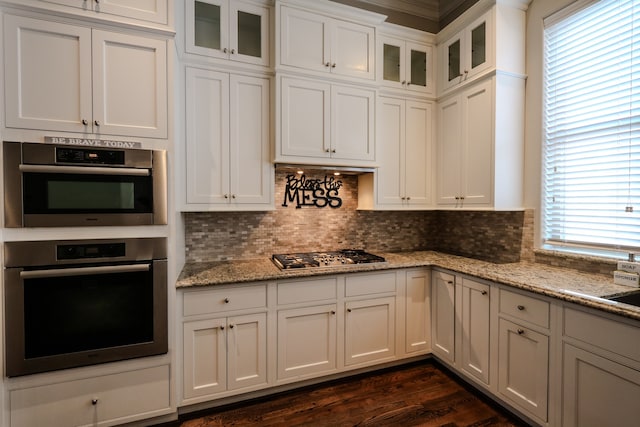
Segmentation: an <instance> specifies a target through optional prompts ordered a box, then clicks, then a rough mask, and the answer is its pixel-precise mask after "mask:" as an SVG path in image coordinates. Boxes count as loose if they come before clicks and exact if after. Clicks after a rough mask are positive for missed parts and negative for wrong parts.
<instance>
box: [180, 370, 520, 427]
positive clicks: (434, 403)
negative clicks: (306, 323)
mask: <svg viewBox="0 0 640 427" xmlns="http://www.w3.org/2000/svg"><path fill="white" fill-rule="evenodd" d="M172 425H173V426H179V427H214V426H261V427H262V426H402V427H404V426H446V427H457V426H477V427H480V426H526V425H527V424H525V423H523V422H522V421H520V420H518V419H517V418H515V417H514V416H512V415H511V414H509V413H507V412H506V411H504V410H503V409H502V408H500V407H499V406H498V405H496V404H495V403H494V402H491V401H490V400H488V399H487V398H486V397H484V396H481V394H480V393H478V392H477V391H476V390H474V389H473V388H471V387H469V386H468V385H466V384H464V383H463V382H461V381H460V380H459V379H457V378H455V377H454V376H453V375H451V373H450V372H448V371H447V370H446V369H444V368H442V367H441V366H440V365H439V364H438V363H437V362H434V361H424V362H420V363H413V364H410V365H406V366H401V367H394V368H388V369H385V370H382V371H378V372H373V373H369V374H362V375H358V376H355V377H352V378H349V379H340V380H336V381H332V382H328V383H323V384H319V385H314V386H308V387H304V388H302V389H298V390H294V391H288V392H284V393H280V394H277V395H274V396H269V397H265V398H260V399H256V400H253V401H248V402H242V403H237V404H233V405H230V406H226V407H221V408H216V409H211V410H210V411H208V412H200V413H196V414H185V415H183V416H181V418H180V420H179V421H177V422H176V423H175V424H172Z"/></svg>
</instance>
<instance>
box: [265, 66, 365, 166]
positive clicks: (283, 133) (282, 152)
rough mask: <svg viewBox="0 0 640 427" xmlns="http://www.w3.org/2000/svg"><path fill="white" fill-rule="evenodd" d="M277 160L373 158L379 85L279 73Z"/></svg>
mask: <svg viewBox="0 0 640 427" xmlns="http://www.w3.org/2000/svg"><path fill="white" fill-rule="evenodd" d="M280 94H281V95H280V103H281V112H280V114H281V116H280V136H279V138H278V140H279V144H277V146H276V160H277V161H283V162H301V163H305V164H332V165H352V166H364V165H368V164H371V162H372V161H373V160H374V159H375V149H374V111H375V91H374V90H369V89H361V88H357V87H351V86H342V85H335V84H330V83H327V82H323V81H320V80H305V79H295V78H289V77H281V81H280Z"/></svg>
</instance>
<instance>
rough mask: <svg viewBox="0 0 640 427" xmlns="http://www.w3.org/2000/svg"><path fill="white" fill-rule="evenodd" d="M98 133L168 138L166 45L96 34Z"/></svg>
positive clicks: (113, 34)
mask: <svg viewBox="0 0 640 427" xmlns="http://www.w3.org/2000/svg"><path fill="white" fill-rule="evenodd" d="M93 98H94V111H93V119H94V123H93V125H94V133H106V134H112V135H126V136H140V137H153V138H166V137H167V118H168V112H167V108H168V106H167V99H168V98H167V43H166V41H164V40H160V39H152V38H147V37H137V36H132V35H128V34H120V33H113V32H109V31H100V30H94V31H93Z"/></svg>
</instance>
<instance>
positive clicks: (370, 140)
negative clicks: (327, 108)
mask: <svg viewBox="0 0 640 427" xmlns="http://www.w3.org/2000/svg"><path fill="white" fill-rule="evenodd" d="M374 102H375V92H374V91H371V90H365V89H356V88H350V87H344V86H332V88H331V105H332V108H331V135H332V138H331V157H332V158H336V159H348V160H374V159H375V150H374V129H375V125H374V111H375V107H374Z"/></svg>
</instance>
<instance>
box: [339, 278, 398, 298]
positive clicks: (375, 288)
mask: <svg viewBox="0 0 640 427" xmlns="http://www.w3.org/2000/svg"><path fill="white" fill-rule="evenodd" d="M346 281H347V283H346V289H345V295H346V296H348V297H353V296H357V295H371V294H380V293H384V292H395V291H396V273H395V272H391V273H375V274H364V275H357V276H347V278H346Z"/></svg>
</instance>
